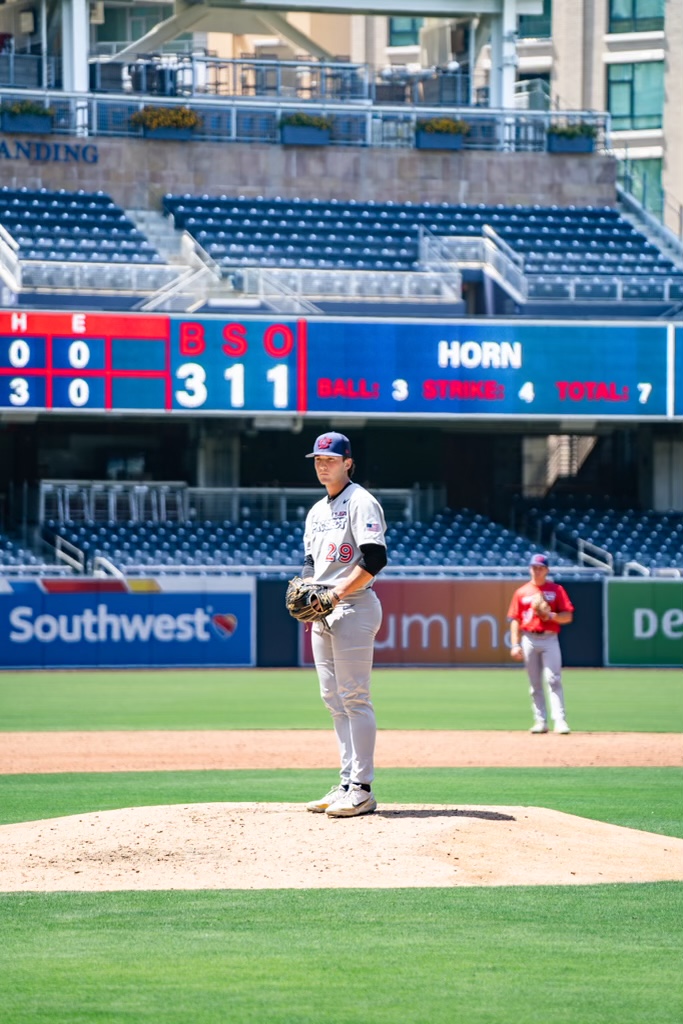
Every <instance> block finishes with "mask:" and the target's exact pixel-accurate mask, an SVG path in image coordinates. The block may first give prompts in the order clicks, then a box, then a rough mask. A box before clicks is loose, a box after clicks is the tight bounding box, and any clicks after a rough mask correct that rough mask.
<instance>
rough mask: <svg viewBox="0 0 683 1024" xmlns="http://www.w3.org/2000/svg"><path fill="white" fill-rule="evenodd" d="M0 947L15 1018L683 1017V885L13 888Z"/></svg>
mask: <svg viewBox="0 0 683 1024" xmlns="http://www.w3.org/2000/svg"><path fill="white" fill-rule="evenodd" d="M359 870H362V857H359ZM0 938H1V940H2V941H0V1002H1V1004H2V1007H3V1017H4V1019H6V1020H7V1021H11V1022H12V1024H43V1022H47V1021H49V1022H50V1024H94V1022H107V1024H147V1022H149V1024H152V1022H154V1024H157V1022H159V1021H163V1022H164V1024H187V1022H188V1021H192V1022H193V1024H219V1022H220V1024H225V1022H231V1024H232V1022H239V1024H247V1022H254V1024H256V1022H259V1024H260V1022H266V1021H267V1022H268V1024H359V1022H363V1024H396V1022H399V1021H400V1022H408V1024H427V1022H429V1024H453V1022H454V1021H462V1022H464V1024H520V1022H521V1021H523V1022H525V1024H549V1022H550V1024H577V1022H581V1024H615V1022H616V1021H638V1022H647V1024H679V1022H680V1019H681V1015H680V1011H681V1001H680V994H681V986H680V953H681V947H682V945H683V942H682V939H683V885H681V884H677V883H660V884H658V885H650V884H644V885H610V886H585V887H583V886H577V887H541V888H526V887H519V888H490V889H460V890H454V889H449V890H444V889H428V890H425V889H411V890H393V891H372V890H354V891H328V890H322V891H315V892H311V891H296V890H284V891H260V892H237V891H229V892H192V893H187V892H155V893H100V894H74V893H70V894H49V895H39V894H21V895H18V894H17V895H0Z"/></svg>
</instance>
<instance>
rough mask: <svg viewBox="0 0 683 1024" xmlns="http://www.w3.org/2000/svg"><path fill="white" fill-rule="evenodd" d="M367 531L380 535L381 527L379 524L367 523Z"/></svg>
mask: <svg viewBox="0 0 683 1024" xmlns="http://www.w3.org/2000/svg"><path fill="white" fill-rule="evenodd" d="M365 529H366V530H367V531H368V533H379V532H380V530H381V527H380V525H379V523H366V524H365Z"/></svg>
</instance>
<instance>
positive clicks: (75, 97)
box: [0, 89, 610, 152]
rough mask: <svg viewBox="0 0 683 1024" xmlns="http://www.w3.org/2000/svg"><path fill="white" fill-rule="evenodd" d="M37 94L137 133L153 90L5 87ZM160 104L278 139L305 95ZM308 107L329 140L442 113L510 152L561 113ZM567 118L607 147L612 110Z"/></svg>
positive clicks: (384, 142) (410, 125)
mask: <svg viewBox="0 0 683 1024" xmlns="http://www.w3.org/2000/svg"><path fill="white" fill-rule="evenodd" d="M27 98H30V99H34V100H36V101H38V102H42V103H44V104H46V105H49V106H50V107H52V108H53V110H54V111H55V116H54V120H53V133H55V134H57V135H70V136H76V137H81V138H98V137H112V136H116V137H128V138H139V137H142V135H143V130H142V128H138V127H135V126H132V125H131V123H130V119H131V116H132V115H133V114H134V113H135V112H136V111H138V110H141V109H142V107H143V106H145V105H147V104H148V101H149V97H147V98H142V97H139V96H138V97H133V96H131V95H130V94H124V93H120V94H112V95H99V94H96V93H92V92H91V93H66V92H57V91H51V90H45V91H41V92H36V91H30V90H22V91H21V92H19V91H17V90H7V89H0V100H2V101H10V102H11V101H12V100H16V99H27ZM153 105H154V106H164V107H169V108H172V107H178V106H191V107H192V108H193V109H194V110H196V111H197V113H198V114H200V116H201V118H202V124H201V126H199V127H198V128H197V129H196V130H195V131H194V134H193V139H194V140H195V141H199V142H202V141H205V142H209V141H210V142H259V143H278V142H279V141H280V119H281V118H282V116H283V115H284V114H287V113H292V112H294V111H300V110H301V109H302V105H301V102H297V101H292V100H289V101H287V100H283V99H280V98H278V97H273V98H266V97H248V98H245V97H235V96H221V97H217V96H213V97H210V98H207V97H201V98H200V97H194V98H192V100H191V101H188V100H187V99H186V98H178V97H164V98H163V100H161V101H154V103H153ZM305 109H306V111H307V112H308V113H311V114H321V115H325V116H327V117H330V118H332V120H333V127H332V133H331V140H330V143H331V145H333V146H380V147H400V148H405V149H410V148H413V147H414V146H415V127H416V122H417V120H418V119H420V120H422V119H424V118H429V117H435V118H436V117H438V118H441V117H443V116H444V113H445V111H446V110H447V111H448V115H449V116H451V117H453V118H457V119H461V120H464V121H467V123H468V124H469V126H470V130H469V132H468V134H467V135H466V136H465V138H464V148H465V149H466V150H467V149H480V150H481V149H483V150H492V151H504V152H520V151H527V152H543V151H544V150H545V148H546V135H547V129H548V127H549V125H550V123H551V121H553V120H556V119H557V112H550V111H543V110H502V109H497V108H482V107H448V108H444V107H442V106H441V107H440V106H422V105H416V104H405V105H402V106H391V105H385V104H377V103H373V102H372V101H371V100H370V99H367V100H361V101H344V102H342V101H333V100H330V101H326V102H322V101H320V102H319V101H317V100H316V101H309V102H307V103H306V107H305ZM562 116H563V120H566V121H567V122H569V123H570V122H573V121H581V122H584V123H587V124H591V125H594V126H595V127H596V129H597V132H598V137H597V139H596V146H597V148H598V149H599V148H607V149H608V148H609V130H610V117H609V114H607V113H602V112H596V111H567V112H564V113H563V115H562Z"/></svg>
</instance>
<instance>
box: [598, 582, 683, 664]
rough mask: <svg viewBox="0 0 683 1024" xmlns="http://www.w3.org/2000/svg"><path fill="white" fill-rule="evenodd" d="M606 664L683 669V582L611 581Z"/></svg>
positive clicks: (606, 592) (607, 595)
mask: <svg viewBox="0 0 683 1024" xmlns="http://www.w3.org/2000/svg"><path fill="white" fill-rule="evenodd" d="M605 601H606V613H605V621H606V623H607V630H606V638H605V664H607V665H615V666H616V665H619V666H621V665H643V666H644V665H648V666H656V667H660V668H667V667H668V668H683V579H681V580H653V579H650V578H647V579H622V580H609V581H608V583H607V586H606V588H605Z"/></svg>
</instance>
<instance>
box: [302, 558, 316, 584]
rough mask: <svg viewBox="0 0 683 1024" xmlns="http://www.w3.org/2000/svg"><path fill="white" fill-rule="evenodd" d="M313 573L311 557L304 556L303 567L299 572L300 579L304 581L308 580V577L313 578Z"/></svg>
mask: <svg viewBox="0 0 683 1024" xmlns="http://www.w3.org/2000/svg"><path fill="white" fill-rule="evenodd" d="M314 573H315V568H314V565H313V555H306V557H305V558H304V567H303V569H302V570H301V578H302V579H304V580H305V579H308V577H309V576H313V575H314Z"/></svg>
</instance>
